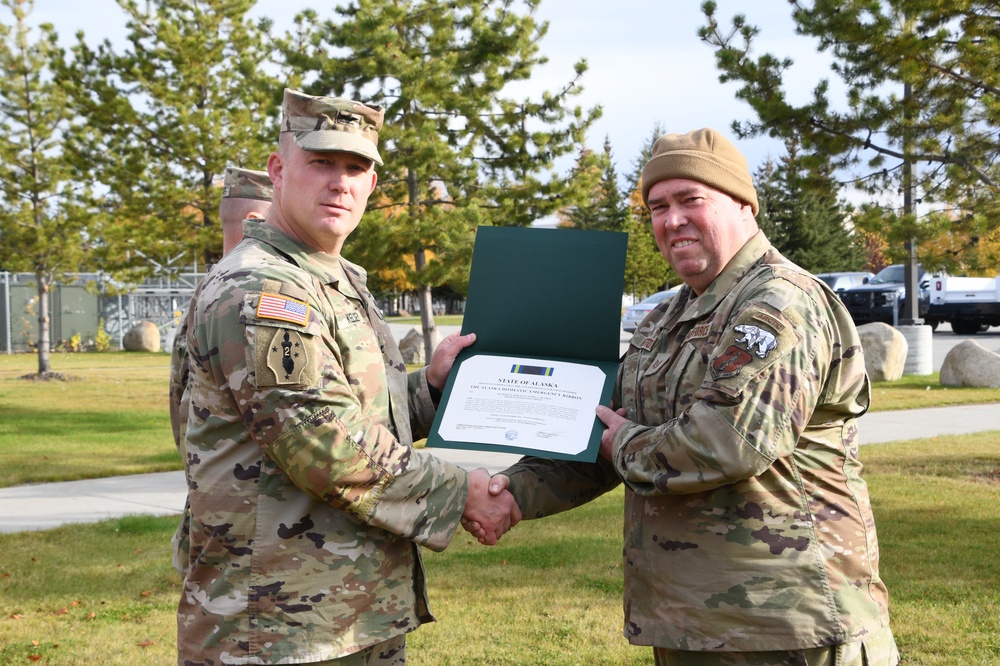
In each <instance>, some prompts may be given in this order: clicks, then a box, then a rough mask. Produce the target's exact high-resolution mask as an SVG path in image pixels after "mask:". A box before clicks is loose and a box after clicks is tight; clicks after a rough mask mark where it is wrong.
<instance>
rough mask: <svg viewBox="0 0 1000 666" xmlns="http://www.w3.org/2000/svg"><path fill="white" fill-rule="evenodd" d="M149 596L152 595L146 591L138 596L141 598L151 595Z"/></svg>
mask: <svg viewBox="0 0 1000 666" xmlns="http://www.w3.org/2000/svg"><path fill="white" fill-rule="evenodd" d="M151 594H152V592H150V591H148V590H147V591H145V592H142V593H141V594H140V596H143V597H148V596H149V595H151Z"/></svg>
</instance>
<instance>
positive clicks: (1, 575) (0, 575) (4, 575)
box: [0, 572, 10, 578]
mask: <svg viewBox="0 0 1000 666" xmlns="http://www.w3.org/2000/svg"><path fill="white" fill-rule="evenodd" d="M0 578H10V574H9V573H7V572H4V573H2V574H0Z"/></svg>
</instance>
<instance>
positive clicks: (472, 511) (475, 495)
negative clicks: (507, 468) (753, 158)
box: [462, 468, 521, 546]
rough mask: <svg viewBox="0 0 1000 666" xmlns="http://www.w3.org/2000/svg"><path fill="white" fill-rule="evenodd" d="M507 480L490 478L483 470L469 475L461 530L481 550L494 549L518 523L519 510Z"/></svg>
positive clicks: (502, 477) (474, 471)
mask: <svg viewBox="0 0 1000 666" xmlns="http://www.w3.org/2000/svg"><path fill="white" fill-rule="evenodd" d="M508 483H509V480H508V479H507V477H506V476H502V475H501V476H497V477H496V478H495V479H491V478H490V473H489V472H487V471H486V470H485V469H483V468H479V469H476V470H473V471H471V472H469V496H468V498H466V500H465V513H463V514H462V527H464V528H465V530H466V531H467V532H468V533H469V534H471V535H472V536H474V537H476V539H478V540H479V543H481V544H483V545H484V546H495V545H496V543H497V542H498V541H499V540H500V537H502V536H503V535H504V534H506V533H507V532H509V531H510V528H512V527H514V525H517V524H518V523H519V522H520V521H521V509H520V508H519V507H518V506H517V502H516V501H515V500H514V496H513V495H511V494H510V491H508V490H507V485H508Z"/></svg>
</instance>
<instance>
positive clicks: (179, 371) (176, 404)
mask: <svg viewBox="0 0 1000 666" xmlns="http://www.w3.org/2000/svg"><path fill="white" fill-rule="evenodd" d="M272 190H273V188H272V186H271V177H270V176H268V175H267V172H266V171H252V170H250V169H241V168H239V167H226V172H225V174H223V177H222V200H221V201H220V202H219V224H220V226H221V227H222V254H223V256H225V255H226V253H228V252H229V251H230V250H232V249H233V248H234V247H236V244H237V243H239V242H240V239H241V238H243V220H247V219H261V220H262V219H264V217H266V216H267V211H268V210H270V208H271V194H272ZM199 286H200V285H199ZM192 300H193V299H192ZM190 310H191V306H190V304H189V305H188V307H187V309H186V310H185V312H184V315H183V316H182V317H181V325H180V326H178V327H177V331H176V333H175V334H174V340H173V345H172V347H171V353H170V388H169V402H170V426H171V428H172V430H173V433H174V444H176V445H177V451H178V452H181V458H182V459H183V457H184V454H183V452H182V445H183V441H184V424H183V419H186V418H187V408H188V393H187V384H188V353H187V313H188V312H189V311H190ZM182 417H183V419H182ZM189 509H190V506H189V503H188V501H187V500H186V499H185V501H184V511H183V512H182V513H181V520H180V522H179V523H178V525H177V531H176V532H174V536H173V538H172V539H171V544H172V545H173V564H174V569H176V570H177V573H178V574H180V575H181V577H183V576H185V575H186V574H187V572H188V568H189V566H190V563H189V562H188V558H189V557H190V546H191V542H190V540H189V539H188V530H189V529H190V527H191V514H190V512H189Z"/></svg>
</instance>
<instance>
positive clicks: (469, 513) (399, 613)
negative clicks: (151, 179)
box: [177, 90, 520, 666]
mask: <svg viewBox="0 0 1000 666" xmlns="http://www.w3.org/2000/svg"><path fill="white" fill-rule="evenodd" d="M382 119H383V111H382V110H381V109H377V108H372V107H368V106H365V105H363V104H360V103H357V102H352V101H350V100H345V99H339V98H328V97H312V96H309V95H304V94H302V93H299V92H296V91H292V90H286V91H285V95H284V103H283V105H282V126H281V134H280V137H279V141H278V151H277V152H276V153H272V154H271V156H270V157H269V159H268V173H269V174H270V176H271V180H272V181H273V183H274V200H273V205H272V207H271V211H270V212H269V213H268V216H267V218H266V220H265V221H264V222H256V221H252V220H251V221H247V222H246V223H245V225H244V235H245V238H244V240H243V241H241V242H240V243H239V244H238V245H237V246H236V248H234V249H233V250H232V251H231V252H230V253H229V254H227V255H226V256H225V257H224V258H223V259H222V261H221V262H220V263H219V264H218V265H216V266H215V268H214V269H213V270H212V271H211V273H210V274H209V275H208V276H207V277H206V279H205V281H204V283H203V284H202V287H201V290H200V292H199V293H198V294H197V297H196V299H195V302H194V304H193V306H192V310H191V314H190V316H189V319H188V324H189V330H188V351H189V353H190V356H191V375H190V379H189V387H190V388H189V391H190V405H189V408H188V417H187V421H186V430H185V439H184V453H185V463H186V473H187V481H188V487H189V496H190V501H191V530H190V538H191V569H190V571H189V572H188V574H187V576H186V578H185V579H184V584H183V592H182V595H181V601H180V605H179V608H178V616H177V620H178V637H177V644H178V653H179V654H178V663H179V664H184V665H192V666H193V665H207V664H213V665H214V664H298V663H312V664H319V663H321V664H334V663H336V664H350V665H354V664H401V663H404V660H405V642H404V636H405V634H406V633H408V632H410V631H413V630H414V629H416V628H417V627H418V626H419V625H420V624H422V623H424V622H428V621H432V620H433V617H432V616H431V614H430V612H429V610H428V605H427V597H426V586H425V582H424V571H423V566H422V564H421V554H420V546H426V547H428V548H431V549H432V550H441V549H443V548H445V547H446V546H447V545H448V544H449V543H450V541H451V539H452V537H453V536H454V533H455V530H456V529H457V527H458V525H459V524H460V520H461V519H462V517H463V514H464V515H465V517H467V518H474V519H476V520H477V522H478V521H482V522H483V523H484V524H485V525H487V529H489V530H490V532H491V535H490V536H491V537H492V538H493V539H495V538H496V535H497V534H500V533H502V532H503V531H505V530H506V529H508V528H509V527H510V525H511V524H512V523H514V522H516V521H517V520H518V519H519V517H520V516H519V514H518V513H517V509H516V505H514V503H513V498H512V497H511V496H510V495H509V494H507V495H506V496H502V497H491V496H490V495H489V493H488V492H487V486H488V483H489V474H488V473H487V472H486V471H485V470H481V469H480V470H474V471H473V472H468V473H467V472H466V471H464V470H462V469H461V468H459V467H456V466H454V465H452V464H450V463H447V462H445V461H443V460H440V459H437V458H435V457H433V456H431V455H430V454H428V453H426V452H424V451H420V450H415V449H414V448H413V446H412V443H413V439H414V437H420V436H423V435H424V434H425V433H426V432H427V429H428V427H429V426H430V424H431V421H432V418H433V415H434V409H435V405H434V401H435V394H436V391H437V390H438V389H440V388H441V387H443V385H444V381H445V379H446V377H447V374H448V372H449V371H450V370H451V365H452V363H453V362H454V359H455V356H456V355H457V354H458V352H459V351H460V350H461V349H462V348H464V347H466V346H468V345H469V344H471V343H472V342H473V340H474V336H472V335H469V336H459V335H457V334H455V335H451V336H448V337H447V338H445V339H444V340H443V341H442V342H441V344H440V346H439V347H438V350H437V352H436V353H435V354H434V356H433V358H432V359H431V362H430V364H429V365H428V366H427V367H426V368H422V369H421V370H419V371H415V372H413V373H410V374H409V376H407V374H406V368H405V365H404V364H403V361H402V359H401V358H400V355H399V351H398V349H397V348H396V345H395V343H394V342H393V340H392V337H391V335H390V333H389V330H388V327H387V325H386V323H385V321H384V320H383V318H382V314H381V312H380V311H379V310H378V308H377V307H376V305H375V302H374V300H373V298H372V296H371V294H370V293H369V292H368V290H367V288H366V286H365V281H366V276H365V273H364V271H363V270H362V269H361V268H359V267H358V266H355V265H354V264H351V263H350V262H348V261H346V260H344V259H343V258H342V257H341V256H340V250H341V248H342V246H343V243H344V240H345V239H346V237H347V235H348V234H350V233H351V232H352V231H353V230H354V229H355V228H356V226H357V224H358V222H359V221H360V219H361V215H362V213H363V212H364V210H365V206H366V203H367V200H368V196H369V195H370V194H371V192H372V190H373V188H374V187H375V183H376V181H377V177H376V175H375V171H374V164H375V163H378V164H381V163H382V160H381V157H380V155H379V153H378V149H377V141H378V131H379V129H380V128H381V125H382ZM437 395H438V397H439V394H437Z"/></svg>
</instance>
